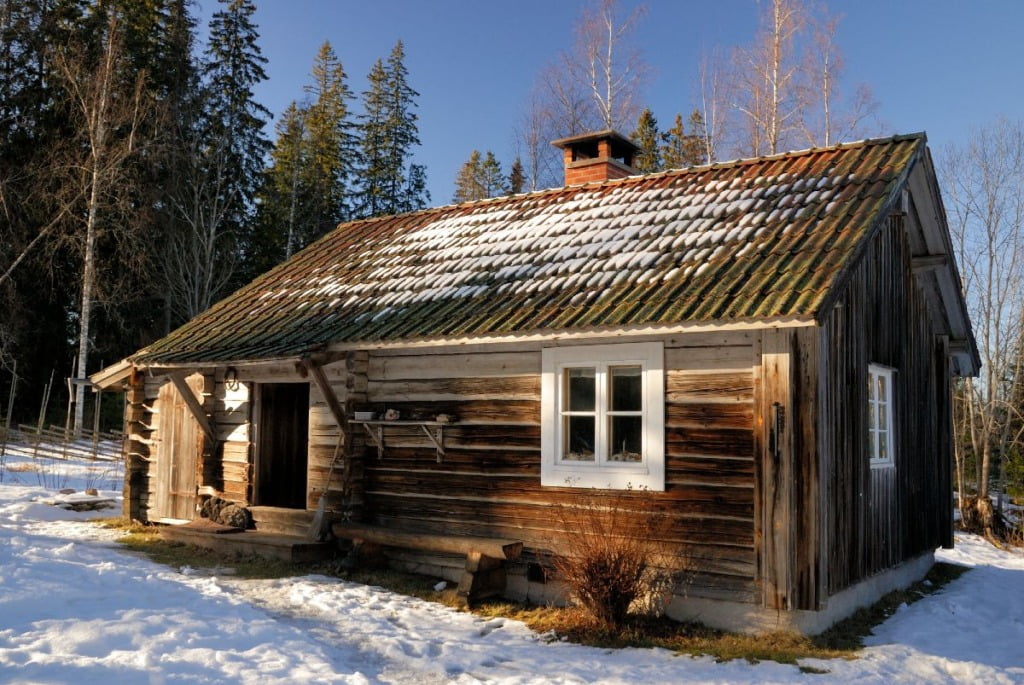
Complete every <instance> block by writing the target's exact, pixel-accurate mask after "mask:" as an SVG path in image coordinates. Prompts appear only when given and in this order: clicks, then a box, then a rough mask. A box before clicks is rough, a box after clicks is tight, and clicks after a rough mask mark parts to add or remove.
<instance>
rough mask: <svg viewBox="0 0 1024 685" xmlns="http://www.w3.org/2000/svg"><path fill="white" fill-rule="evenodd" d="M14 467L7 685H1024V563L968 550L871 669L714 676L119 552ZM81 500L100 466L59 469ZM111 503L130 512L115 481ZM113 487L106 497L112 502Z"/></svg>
mask: <svg viewBox="0 0 1024 685" xmlns="http://www.w3.org/2000/svg"><path fill="white" fill-rule="evenodd" d="M24 461H26V460H24V459H21V458H19V457H7V461H6V467H7V469H6V472H5V473H4V474H3V482H2V484H0V682H3V683H41V682H45V683H75V684H76V685H84V684H85V683H103V684H104V685H109V684H110V683H172V682H173V683H212V682H252V683H257V682H258V683H277V682H282V683H284V682H287V683H416V684H417V685H427V684H429V683H449V682H452V683H477V682H486V683H755V682H756V683H789V682H814V683H818V682H821V683H826V682H860V683H921V682H929V683H1021V682H1024V555H1021V554H1019V553H1011V552H1002V551H999V550H996V549H994V548H992V547H991V546H990V545H988V544H987V543H985V542H984V541H983V540H981V539H979V538H977V537H974V536H966V535H961V536H958V537H957V548H956V549H955V550H952V551H943V552H941V553H940V555H939V556H940V558H941V559H943V560H946V561H951V562H954V563H960V564H966V565H970V566H974V567H975V569H974V570H973V571H971V572H970V573H967V574H965V575H964V576H962V577H961V578H960V579H958V580H956V581H954V582H953V583H951V584H950V585H949V586H947V588H946V589H945V590H944V591H942V592H940V593H937V594H935V595H932V596H930V597H927V598H925V599H923V600H921V601H919V602H917V603H915V604H914V605H912V606H909V607H903V608H902V609H901V610H900V611H898V612H897V613H896V615H894V616H893V617H892V618H891V619H889V620H888V621H887V622H886V623H884V624H883V625H881V626H880V627H879V628H878V629H877V630H876V634H875V635H874V636H873V637H871V638H870V639H869V641H868V642H869V645H870V646H869V647H867V648H866V649H865V650H864V651H863V653H862V656H861V658H860V659H857V660H853V661H843V660H835V661H815V660H808V661H806V662H804V663H805V665H809V666H814V667H816V668H823V669H827V670H828V671H829V673H828V674H826V675H810V674H805V673H801V672H800V671H799V669H797V668H796V667H794V666H787V665H782V664H777V663H761V664H748V663H746V662H729V663H722V664H719V663H715V662H714V660H713V659H711V658H707V657H704V658H698V659H694V658H690V657H688V656H675V655H673V654H672V653H670V652H667V651H664V650H641V649H631V650H603V649H596V648H591V647H582V646H578V645H570V644H566V643H561V642H551V641H550V640H548V639H545V638H544V637H543V636H538V635H536V634H533V633H531V632H530V631H529V630H527V629H526V628H525V627H524V626H523V625H521V624H519V623H516V622H515V621H508V620H502V619H490V620H487V619H481V618H477V617H474V616H472V615H469V614H464V613H458V612H455V611H452V610H449V609H447V608H444V607H441V606H439V605H434V604H430V603H427V602H422V601H420V600H416V599H411V598H407V597H403V596H400V595H396V594H393V593H390V592H386V591H383V590H379V589H374V588H370V587H365V586H360V585H354V584H351V583H347V582H344V581H339V580H335V579H331V578H326V577H318V576H306V577H302V578H293V579H287V580H268V581H251V580H249V581H244V582H242V581H238V580H236V579H232V578H231V576H230V575H227V574H223V575H220V576H211V575H203V574H200V573H198V572H196V571H194V570H192V569H188V568H184V569H170V568H167V567H164V566H160V565H157V564H154V563H152V562H150V561H148V560H145V559H140V558H138V557H136V556H133V555H130V554H127V553H125V552H123V551H120V549H119V548H118V545H117V544H116V543H115V542H114V538H116V537H117V536H118V535H119V533H117V532H116V531H107V530H102V529H99V528H98V527H95V526H93V525H90V524H88V523H86V521H87V520H88V519H89V518H94V517H96V516H97V514H96V513H95V512H89V513H77V512H72V511H65V510H63V509H60V508H57V507H54V506H50V505H47V504H43V503H41V502H40V501H38V500H44V499H46V500H52V499H53V496H54V494H55V493H54V490H53V489H52V488H51V489H47V488H44V487H43V485H41V484H40V482H39V479H38V477H37V475H36V474H35V473H33V472H31V471H12V470H11V469H12V467H13V468H19V467H18V466H17V465H18V464H19V463H22V462H24ZM61 466H62V468H63V469H64V471H63V472H62V478H63V480H64V481H65V482H64V484H65V485H67V486H69V487H75V488H84V487H86V481H91V482H90V484H91V485H96V483H95V481H96V480H97V479H98V475H97V473H96V471H95V470H93V471H90V470H89V469H90V467H92V468H93V469H95V464H89V463H87V462H85V463H74V462H71V463H68V464H62V465H61ZM98 487H100V495H101V496H110V497H117V498H119V493H118V492H116V489H117V488H118V487H119V485H117V484H116V483H114V482H111V481H107V483H106V484H105V485H103V484H99V485H98ZM104 488H107V489H104Z"/></svg>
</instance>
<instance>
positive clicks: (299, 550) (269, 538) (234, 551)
mask: <svg viewBox="0 0 1024 685" xmlns="http://www.w3.org/2000/svg"><path fill="white" fill-rule="evenodd" d="M160 535H161V537H163V538H164V539H165V540H172V541H174V542H182V543H185V544H187V545H195V546H196V547H203V548H205V549H211V550H213V551H215V552H220V553H223V554H230V555H235V556H257V557H262V558H264V559H281V560H283V561H288V562H292V563H305V562H311V561H323V560H324V559H330V558H331V557H332V556H334V553H335V551H336V549H337V547H336V545H335V544H334V543H331V542H311V541H310V540H309V539H308V538H306V537H305V536H299V535H286V534H283V533H264V532H260V531H257V530H246V531H241V532H237V533H230V534H224V533H221V532H212V531H210V530H206V529H204V528H202V527H191V526H187V525H185V526H167V527H165V528H161V529H160Z"/></svg>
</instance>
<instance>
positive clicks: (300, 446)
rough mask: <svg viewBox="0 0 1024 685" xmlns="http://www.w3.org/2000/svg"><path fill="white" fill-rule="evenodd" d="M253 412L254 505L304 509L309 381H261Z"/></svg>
mask: <svg viewBox="0 0 1024 685" xmlns="http://www.w3.org/2000/svg"><path fill="white" fill-rule="evenodd" d="M256 413H257V416H256V482H255V484H254V485H255V488H254V498H253V499H254V504H257V505H261V506H268V507H288V508H291V509H305V508H306V469H307V466H308V463H309V459H308V451H309V384H308V383H263V384H260V386H259V409H258V410H257V412H256Z"/></svg>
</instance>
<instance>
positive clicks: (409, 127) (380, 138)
mask: <svg viewBox="0 0 1024 685" xmlns="http://www.w3.org/2000/svg"><path fill="white" fill-rule="evenodd" d="M367 80H368V81H369V88H368V90H367V91H366V92H364V93H363V116H362V126H361V134H362V135H361V140H360V142H361V156H362V164H363V168H362V181H363V188H362V190H361V192H360V209H359V214H360V215H361V216H378V215H381V214H397V213H401V212H408V211H412V210H415V209H421V208H422V207H424V206H426V203H427V202H428V201H429V194H428V193H427V191H426V170H425V169H424V167H423V166H421V165H418V164H413V163H410V160H411V157H412V147H413V146H414V145H419V144H420V140H419V130H418V128H417V125H416V121H417V118H418V117H417V116H416V113H415V112H413V111H412V110H413V108H414V107H415V106H416V102H415V98H416V97H418V96H419V93H417V92H416V91H415V90H413V89H412V88H411V87H410V86H409V84H408V72H407V70H406V68H405V48H404V47H403V45H402V42H401V41H399V42H398V43H396V44H395V47H394V49H393V50H392V51H391V55H390V56H389V57H388V60H387V63H386V64H385V63H384V62H383V61H382V60H377V62H376V63H375V64H374V65H373V68H372V69H371V70H370V74H369V76H367ZM407 164H408V166H407Z"/></svg>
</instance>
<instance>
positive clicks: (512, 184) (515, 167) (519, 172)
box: [508, 157, 526, 195]
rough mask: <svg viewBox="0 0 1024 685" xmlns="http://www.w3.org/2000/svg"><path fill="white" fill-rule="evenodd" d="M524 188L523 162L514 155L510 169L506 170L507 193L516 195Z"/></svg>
mask: <svg viewBox="0 0 1024 685" xmlns="http://www.w3.org/2000/svg"><path fill="white" fill-rule="evenodd" d="M525 189H526V172H524V171H523V162H522V160H521V159H519V157H516V159H515V161H514V162H512V169H511V170H510V171H509V172H508V194H509V195H518V194H519V193H521V192H523V191H524V190H525Z"/></svg>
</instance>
